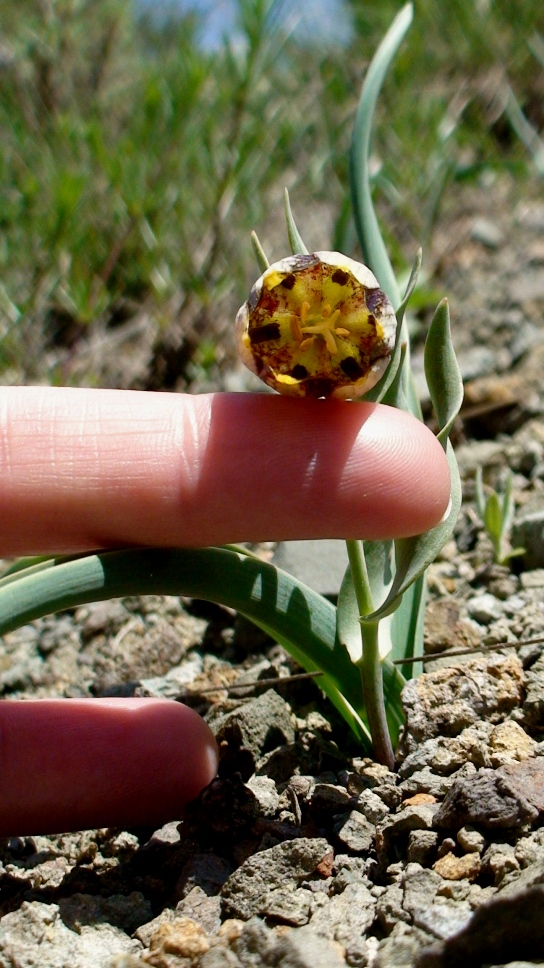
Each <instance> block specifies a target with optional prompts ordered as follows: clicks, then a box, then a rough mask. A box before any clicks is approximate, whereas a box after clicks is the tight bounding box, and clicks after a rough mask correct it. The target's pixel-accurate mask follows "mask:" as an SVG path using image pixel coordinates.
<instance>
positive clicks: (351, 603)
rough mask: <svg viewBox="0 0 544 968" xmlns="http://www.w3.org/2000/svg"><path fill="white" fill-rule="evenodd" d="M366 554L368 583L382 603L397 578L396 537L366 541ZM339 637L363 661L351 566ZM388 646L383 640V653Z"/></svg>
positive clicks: (340, 597) (340, 613)
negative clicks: (393, 567) (394, 567)
mask: <svg viewBox="0 0 544 968" xmlns="http://www.w3.org/2000/svg"><path fill="white" fill-rule="evenodd" d="M363 548H364V556H365V561H366V569H367V574H368V584H369V587H370V594H371V596H372V601H373V602H374V603H375V604H376V606H378V605H379V604H381V603H382V602H383V601H385V599H386V598H387V594H388V592H389V589H390V588H391V584H392V582H393V573H392V570H391V555H392V549H393V542H392V541H363ZM337 613H338V614H337V624H338V638H339V640H340V642H341V644H342V645H343V646H345V648H346V649H347V651H348V653H349V656H350V659H351V661H352V662H355V663H357V662H359V661H360V659H361V656H362V649H363V642H362V637H361V623H360V612H359V607H358V604H357V596H356V594H355V588H354V585H353V576H352V571H351V567H348V568H347V569H346V573H345V575H344V578H343V581H342V585H341V586H340V593H339V595H338V607H337ZM384 651H385V652H387V651H390V650H389V649H387V650H384V649H383V648H382V645H381V643H380V654H381V655H383V654H384Z"/></svg>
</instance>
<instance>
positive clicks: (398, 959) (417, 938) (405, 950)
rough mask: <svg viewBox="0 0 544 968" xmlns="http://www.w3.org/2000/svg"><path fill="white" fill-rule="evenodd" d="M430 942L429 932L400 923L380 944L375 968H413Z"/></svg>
mask: <svg viewBox="0 0 544 968" xmlns="http://www.w3.org/2000/svg"><path fill="white" fill-rule="evenodd" d="M428 942H429V935H428V934H427V932H425V931H422V930H421V929H420V928H415V927H413V926H412V925H408V924H403V923H402V922H399V924H397V925H395V927H394V929H393V931H392V932H391V934H390V936H389V937H388V938H385V940H384V941H381V942H380V945H379V948H378V954H377V956H376V960H375V962H374V965H373V968H413V965H414V962H415V960H416V958H417V956H418V954H419V952H420V951H421V949H422V947H424V946H425V945H426V944H427V945H428Z"/></svg>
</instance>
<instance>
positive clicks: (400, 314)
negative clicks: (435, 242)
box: [396, 247, 423, 326]
mask: <svg viewBox="0 0 544 968" xmlns="http://www.w3.org/2000/svg"><path fill="white" fill-rule="evenodd" d="M422 261H423V249H422V248H421V247H420V248H419V249H418V250H417V252H416V257H415V259H414V264H413V266H412V271H411V273H410V278H409V279H408V283H407V286H406V289H405V290H404V296H403V297H402V302H401V304H400V306H399V308H398V309H397V312H396V316H397V324H398V326H401V325H402V321H403V319H404V314H405V312H406V307H407V306H408V303H409V302H410V299H411V297H412V293H413V291H414V289H415V288H416V286H417V280H418V279H419V273H420V271H421V263H422Z"/></svg>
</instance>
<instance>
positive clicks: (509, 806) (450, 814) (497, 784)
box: [435, 758, 544, 830]
mask: <svg viewBox="0 0 544 968" xmlns="http://www.w3.org/2000/svg"><path fill="white" fill-rule="evenodd" d="M543 811H544V761H542V759H540V758H537V759H534V760H525V761H524V762H522V763H516V764H514V765H511V766H503V767H500V769H498V770H488V769H483V770H480V771H479V772H478V773H477V775H476V776H474V777H470V778H468V779H460V780H456V781H455V783H454V784H453V786H452V788H451V790H450V791H449V793H448V794H447V795H446V798H445V800H444V802H443V803H442V804H441V806H440V807H439V809H438V811H437V813H436V816H435V824H436V826H437V827H446V828H447V829H449V830H459V829H460V828H461V827H464V826H466V824H476V826H478V827H480V828H483V829H485V830H500V829H511V828H515V827H520V826H521V825H522V824H524V823H527V822H529V823H532V822H534V821H535V820H536V819H537V818H538V817H539V815H540V814H541V813H542V812H543Z"/></svg>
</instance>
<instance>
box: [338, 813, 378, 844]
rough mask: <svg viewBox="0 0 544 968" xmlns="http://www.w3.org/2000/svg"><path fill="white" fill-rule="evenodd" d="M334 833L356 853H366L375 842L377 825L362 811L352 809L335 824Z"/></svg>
mask: <svg viewBox="0 0 544 968" xmlns="http://www.w3.org/2000/svg"><path fill="white" fill-rule="evenodd" d="M334 833H335V834H336V836H337V837H338V840H339V841H340V843H341V844H343V845H344V846H345V847H347V848H348V850H351V851H353V853H354V854H366V853H368V851H369V850H370V848H371V847H372V845H373V843H374V838H375V836H376V827H375V826H374V824H372V823H369V822H368V820H367V819H366V817H364V816H363V814H362V813H359V812H358V811H357V810H350V812H349V813H346V814H344V816H343V817H342V818H341V819H340V820H339V822H338V823H337V824H335V826H334Z"/></svg>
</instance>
